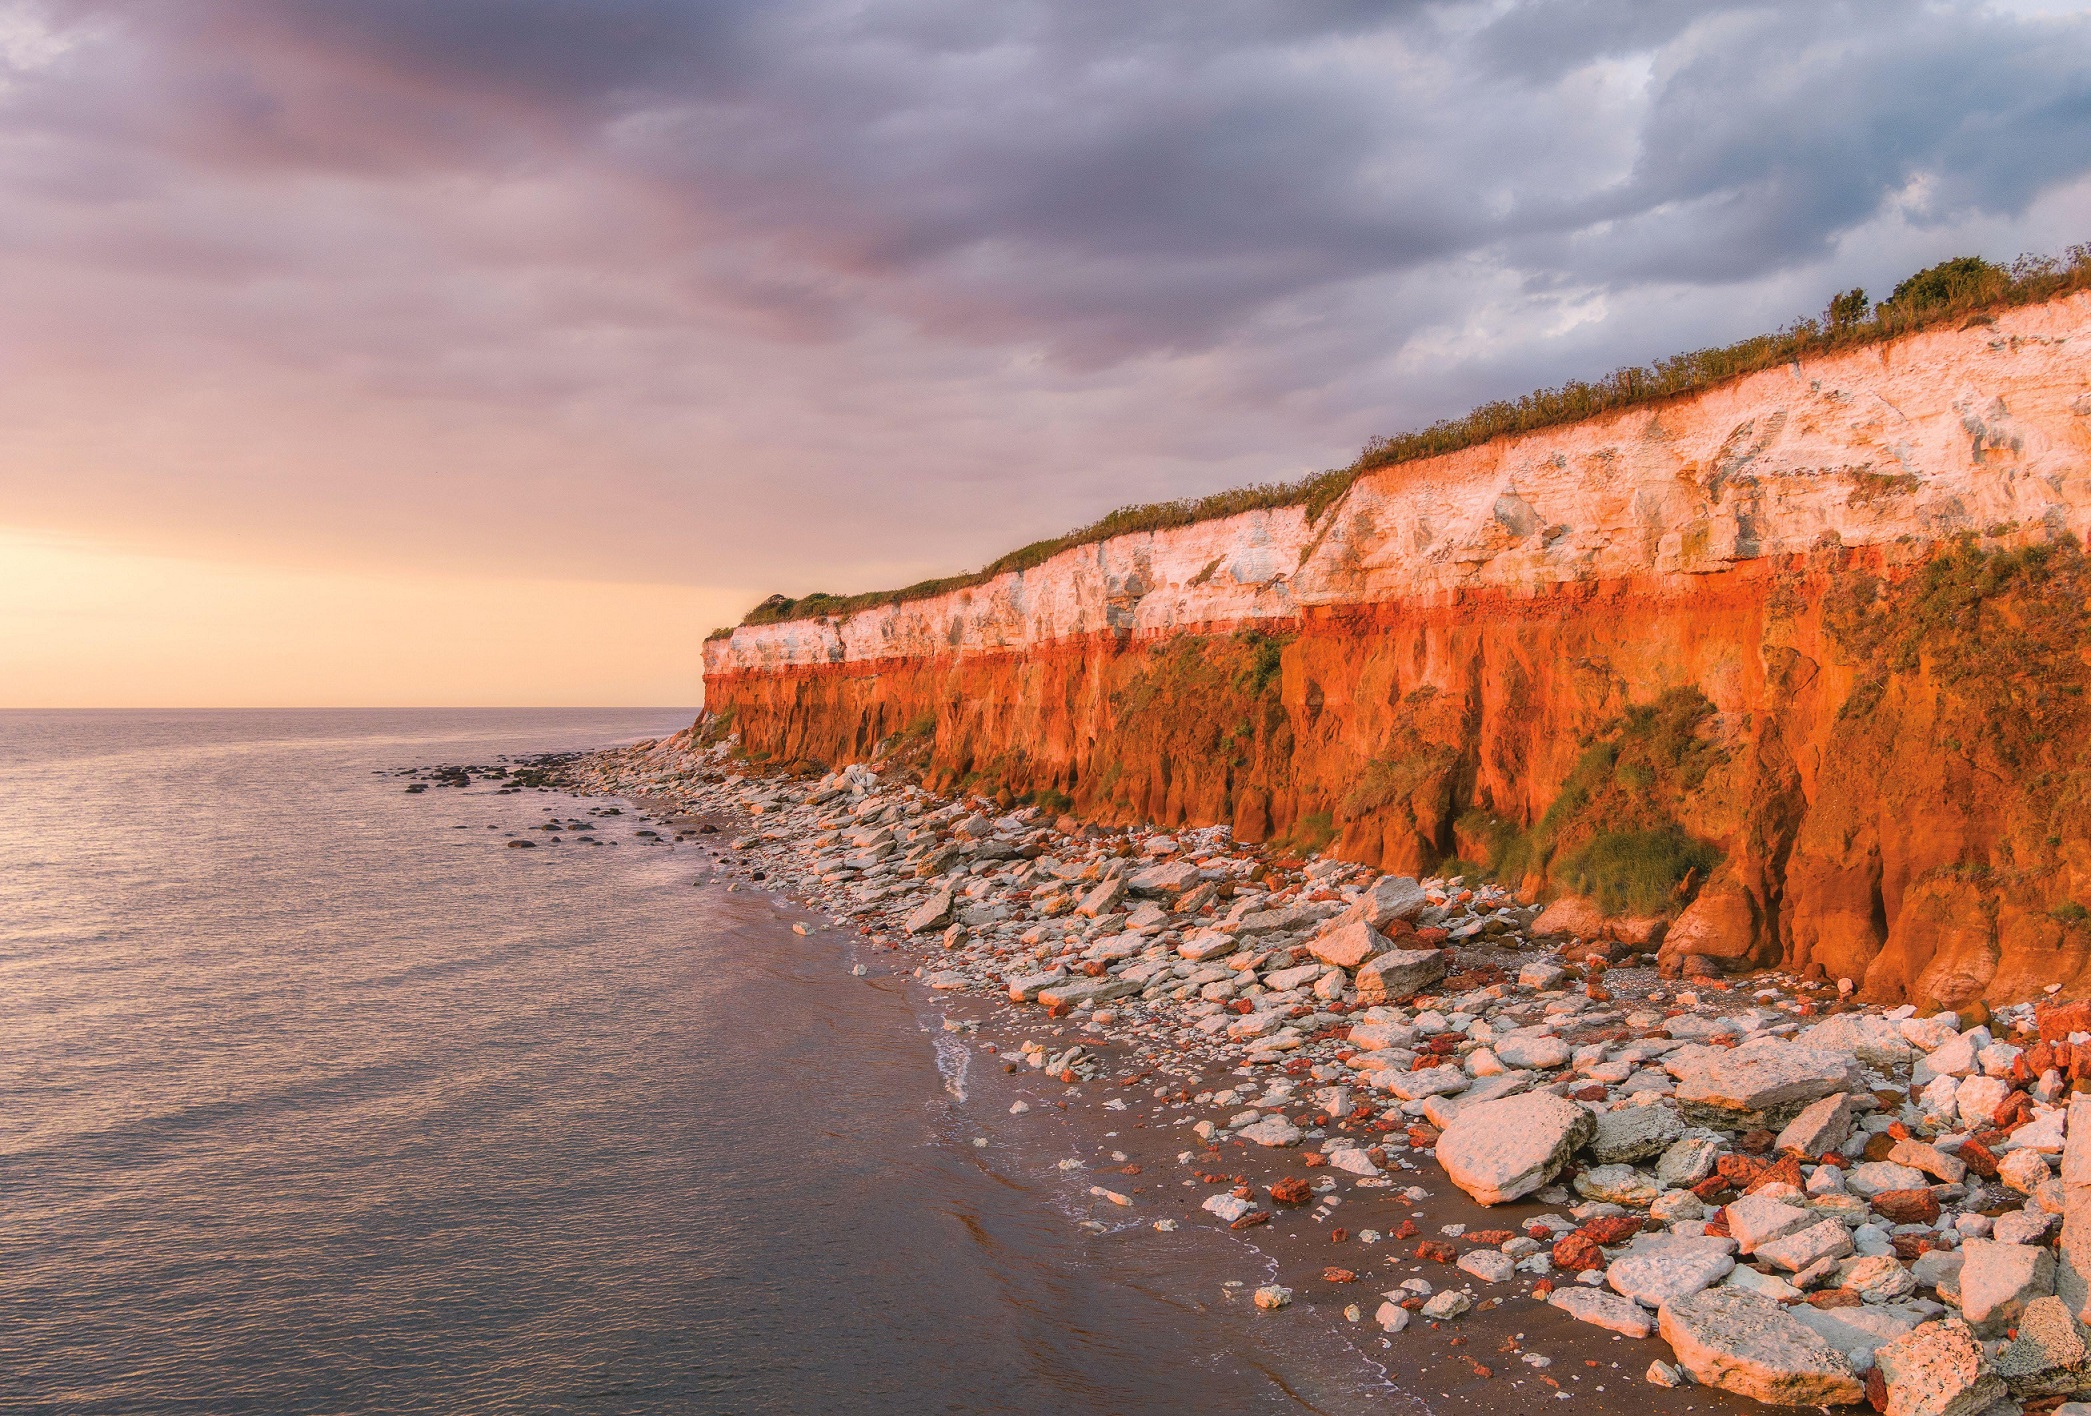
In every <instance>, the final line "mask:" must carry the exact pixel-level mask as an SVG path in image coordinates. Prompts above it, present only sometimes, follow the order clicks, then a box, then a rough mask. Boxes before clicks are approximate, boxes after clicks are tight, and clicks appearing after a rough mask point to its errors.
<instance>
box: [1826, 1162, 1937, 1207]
mask: <svg viewBox="0 0 2091 1416" xmlns="http://www.w3.org/2000/svg"><path fill="white" fill-rule="evenodd" d="M1925 1183H1926V1182H1925V1179H1924V1173H1923V1172H1922V1171H1920V1170H1912V1169H1910V1168H1909V1167H1908V1166H1907V1165H1897V1164H1896V1163H1895V1162H1894V1161H1892V1160H1869V1161H1867V1162H1866V1163H1864V1164H1863V1165H1854V1166H1853V1167H1852V1168H1851V1169H1850V1170H1849V1171H1847V1172H1845V1176H1844V1187H1845V1188H1846V1189H1847V1190H1850V1191H1851V1192H1852V1193H1853V1194H1854V1195H1864V1196H1865V1197H1866V1198H1867V1199H1869V1200H1870V1199H1872V1198H1873V1197H1874V1196H1875V1195H1878V1194H1881V1193H1883V1192H1884V1191H1888V1190H1916V1189H1921V1188H1922V1187H1923V1186H1924V1184H1925Z"/></svg>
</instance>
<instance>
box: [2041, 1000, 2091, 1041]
mask: <svg viewBox="0 0 2091 1416" xmlns="http://www.w3.org/2000/svg"><path fill="white" fill-rule="evenodd" d="M2033 1020H2034V1022H2035V1023H2036V1024H2037V1025H2038V1026H2039V1028H2040V1040H2041V1041H2042V1042H2060V1043H2066V1042H2068V1041H2069V1035H2070V1034H2071V1033H2073V1032H2081V1033H2091V999H2085V998H2079V999H2076V1000H2074V1001H2073V1002H2069V1003H2037V1004H2035V1005H2034V1007H2033Z"/></svg>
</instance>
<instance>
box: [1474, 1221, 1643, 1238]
mask: <svg viewBox="0 0 2091 1416" xmlns="http://www.w3.org/2000/svg"><path fill="white" fill-rule="evenodd" d="M1641 1224H1642V1218H1641V1216H1640V1215H1637V1214H1605V1215H1599V1216H1598V1217H1597V1218H1595V1219H1593V1220H1590V1221H1589V1222H1587V1223H1586V1224H1584V1225H1583V1227H1582V1228H1581V1229H1578V1230H1577V1231H1576V1233H1578V1234H1582V1235H1585V1236H1587V1237H1588V1238H1589V1239H1590V1240H1591V1241H1592V1242H1594V1243H1598V1244H1624V1243H1625V1242H1626V1241H1627V1240H1629V1239H1631V1238H1633V1237H1634V1236H1635V1235H1636V1234H1639V1233H1640V1232H1641ZM1503 1237H1504V1238H1506V1239H1507V1238H1509V1237H1510V1236H1509V1235H1507V1234H1506V1235H1504V1236H1503ZM1499 1242H1500V1241H1499Z"/></svg>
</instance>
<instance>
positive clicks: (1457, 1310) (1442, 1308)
mask: <svg viewBox="0 0 2091 1416" xmlns="http://www.w3.org/2000/svg"><path fill="white" fill-rule="evenodd" d="M1473 1306H1474V1300H1473V1299H1472V1298H1469V1297H1468V1296H1467V1295H1466V1294H1464V1293H1462V1292H1460V1291H1459V1290H1458V1289H1457V1288H1448V1289H1446V1290H1445V1291H1444V1292H1442V1293H1437V1294H1433V1295H1432V1296H1431V1298H1430V1301H1429V1302H1427V1303H1425V1304H1424V1305H1423V1316H1424V1317H1426V1318H1434V1319H1440V1320H1442V1319H1445V1318H1456V1317H1458V1316H1459V1315H1460V1314H1461V1313H1464V1312H1465V1311H1466V1310H1467V1309H1469V1308H1471V1307H1473Z"/></svg>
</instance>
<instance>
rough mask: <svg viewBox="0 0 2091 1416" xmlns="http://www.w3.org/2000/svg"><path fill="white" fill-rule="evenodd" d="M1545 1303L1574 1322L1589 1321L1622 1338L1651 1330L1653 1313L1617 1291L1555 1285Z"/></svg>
mask: <svg viewBox="0 0 2091 1416" xmlns="http://www.w3.org/2000/svg"><path fill="white" fill-rule="evenodd" d="M1547 1302H1548V1303H1549V1304H1551V1305H1552V1306H1554V1307H1556V1308H1559V1309H1560V1310H1561V1311H1562V1312H1564V1313H1566V1314H1568V1315H1569V1316H1570V1317H1571V1318H1574V1319H1575V1320H1576V1321H1577V1322H1581V1323H1591V1324H1593V1325H1595V1326H1597V1327H1601V1328H1603V1329H1605V1330H1606V1331H1607V1332H1616V1333H1618V1334H1619V1335H1620V1336H1622V1337H1633V1338H1641V1337H1646V1336H1648V1335H1649V1334H1650V1333H1652V1332H1654V1331H1655V1315H1654V1314H1652V1313H1650V1312H1649V1311H1648V1310H1647V1309H1646V1308H1643V1307H1642V1306H1641V1305H1640V1304H1638V1303H1636V1302H1634V1301H1633V1300H1632V1299H1630V1298H1623V1297H1621V1296H1620V1295H1619V1294H1617V1293H1607V1292H1604V1291H1603V1290H1602V1289H1597V1288H1557V1289H1555V1290H1554V1293H1553V1296H1552V1297H1550V1298H1548V1299H1547Z"/></svg>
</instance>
